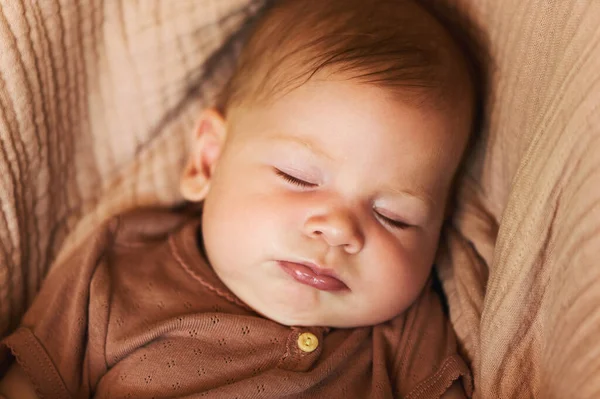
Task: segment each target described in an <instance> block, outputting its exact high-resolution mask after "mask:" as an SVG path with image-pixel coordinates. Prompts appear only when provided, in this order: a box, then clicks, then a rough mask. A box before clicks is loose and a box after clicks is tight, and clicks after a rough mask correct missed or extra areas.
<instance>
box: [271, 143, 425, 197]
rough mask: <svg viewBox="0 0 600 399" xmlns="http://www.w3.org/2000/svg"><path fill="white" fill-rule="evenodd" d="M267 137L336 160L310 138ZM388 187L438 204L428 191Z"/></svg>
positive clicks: (396, 192)
mask: <svg viewBox="0 0 600 399" xmlns="http://www.w3.org/2000/svg"><path fill="white" fill-rule="evenodd" d="M266 138H267V139H270V140H276V141H282V142H288V143H293V144H295V145H298V146H301V147H303V148H307V149H308V150H309V151H311V152H313V153H316V154H317V155H320V156H321V157H323V158H327V159H328V160H330V161H335V159H334V158H333V157H332V156H331V155H330V154H328V153H327V152H325V151H324V150H322V149H321V148H319V146H318V145H315V144H314V143H313V142H311V141H310V140H307V139H304V138H301V137H297V136H292V135H287V134H273V135H269V136H267V137H266ZM387 189H388V190H389V191H390V192H392V193H394V194H400V195H403V196H405V197H409V198H414V199H416V200H418V201H420V202H423V203H424V204H425V205H428V206H432V207H435V206H437V202H436V201H435V200H434V198H433V196H431V195H430V194H429V193H428V192H425V191H420V192H415V191H413V190H402V189H398V188H395V187H387Z"/></svg>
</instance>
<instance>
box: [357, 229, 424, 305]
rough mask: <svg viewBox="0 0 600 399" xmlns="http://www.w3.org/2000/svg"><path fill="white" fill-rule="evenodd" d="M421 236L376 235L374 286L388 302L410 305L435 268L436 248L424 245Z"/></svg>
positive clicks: (370, 260) (369, 261)
mask: <svg viewBox="0 0 600 399" xmlns="http://www.w3.org/2000/svg"><path fill="white" fill-rule="evenodd" d="M428 246H429V245H428V244H423V243H422V242H421V241H420V240H418V239H415V238H413V237H408V234H407V237H404V238H403V239H402V240H400V241H398V239H397V238H395V237H392V236H389V235H385V233H381V234H379V236H376V237H374V239H373V245H372V246H371V248H370V249H369V256H368V259H366V262H367V264H371V265H373V267H371V268H367V270H370V272H369V273H370V274H372V275H371V276H369V277H368V279H369V280H371V281H372V282H371V284H369V286H370V289H371V290H373V288H372V287H377V289H376V290H373V291H372V292H373V294H374V295H378V296H380V298H381V300H382V301H384V302H390V301H391V302H390V303H396V304H398V306H401V305H406V306H408V305H409V304H410V303H412V301H413V300H414V299H415V298H416V297H417V295H418V294H419V292H420V291H421V289H422V288H423V286H424V284H425V282H426V281H427V279H428V277H429V274H430V272H431V266H432V263H433V255H432V254H431V252H432V251H429V250H427V249H426V248H424V247H428Z"/></svg>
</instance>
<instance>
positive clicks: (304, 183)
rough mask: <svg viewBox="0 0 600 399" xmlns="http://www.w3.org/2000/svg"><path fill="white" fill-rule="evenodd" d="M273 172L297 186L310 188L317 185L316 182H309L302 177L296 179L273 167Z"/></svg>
mask: <svg viewBox="0 0 600 399" xmlns="http://www.w3.org/2000/svg"><path fill="white" fill-rule="evenodd" d="M275 173H277V176H279V177H281V178H282V179H283V180H285V181H286V182H287V183H290V184H293V185H295V186H298V187H302V188H311V187H317V186H318V184H314V183H309V182H307V181H304V180H302V179H298V178H297V177H294V176H290V175H288V174H287V173H285V172H282V171H281V170H279V169H275Z"/></svg>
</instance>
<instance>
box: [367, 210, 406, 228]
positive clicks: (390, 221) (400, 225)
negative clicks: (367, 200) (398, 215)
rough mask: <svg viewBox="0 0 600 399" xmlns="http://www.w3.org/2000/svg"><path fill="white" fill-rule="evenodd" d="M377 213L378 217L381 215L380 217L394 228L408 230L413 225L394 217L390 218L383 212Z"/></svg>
mask: <svg viewBox="0 0 600 399" xmlns="http://www.w3.org/2000/svg"><path fill="white" fill-rule="evenodd" d="M375 213H376V214H377V217H379V219H380V220H381V221H382V222H383V223H385V224H387V225H388V226H390V227H392V228H394V229H400V230H406V229H408V228H410V227H412V225H410V224H408V223H405V222H401V221H399V220H394V219H390V218H388V217H385V216H383V215H382V214H381V213H378V212H375Z"/></svg>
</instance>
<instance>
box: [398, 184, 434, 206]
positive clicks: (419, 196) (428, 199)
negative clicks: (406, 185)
mask: <svg viewBox="0 0 600 399" xmlns="http://www.w3.org/2000/svg"><path fill="white" fill-rule="evenodd" d="M388 190H389V191H390V192H392V193H394V194H400V195H403V196H405V197H409V198H414V199H416V200H419V201H421V202H423V203H425V204H426V205H428V206H433V207H435V206H437V202H436V201H435V199H434V198H433V196H432V195H430V194H429V193H428V192H425V191H419V192H415V191H412V190H399V189H397V188H393V187H388Z"/></svg>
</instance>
